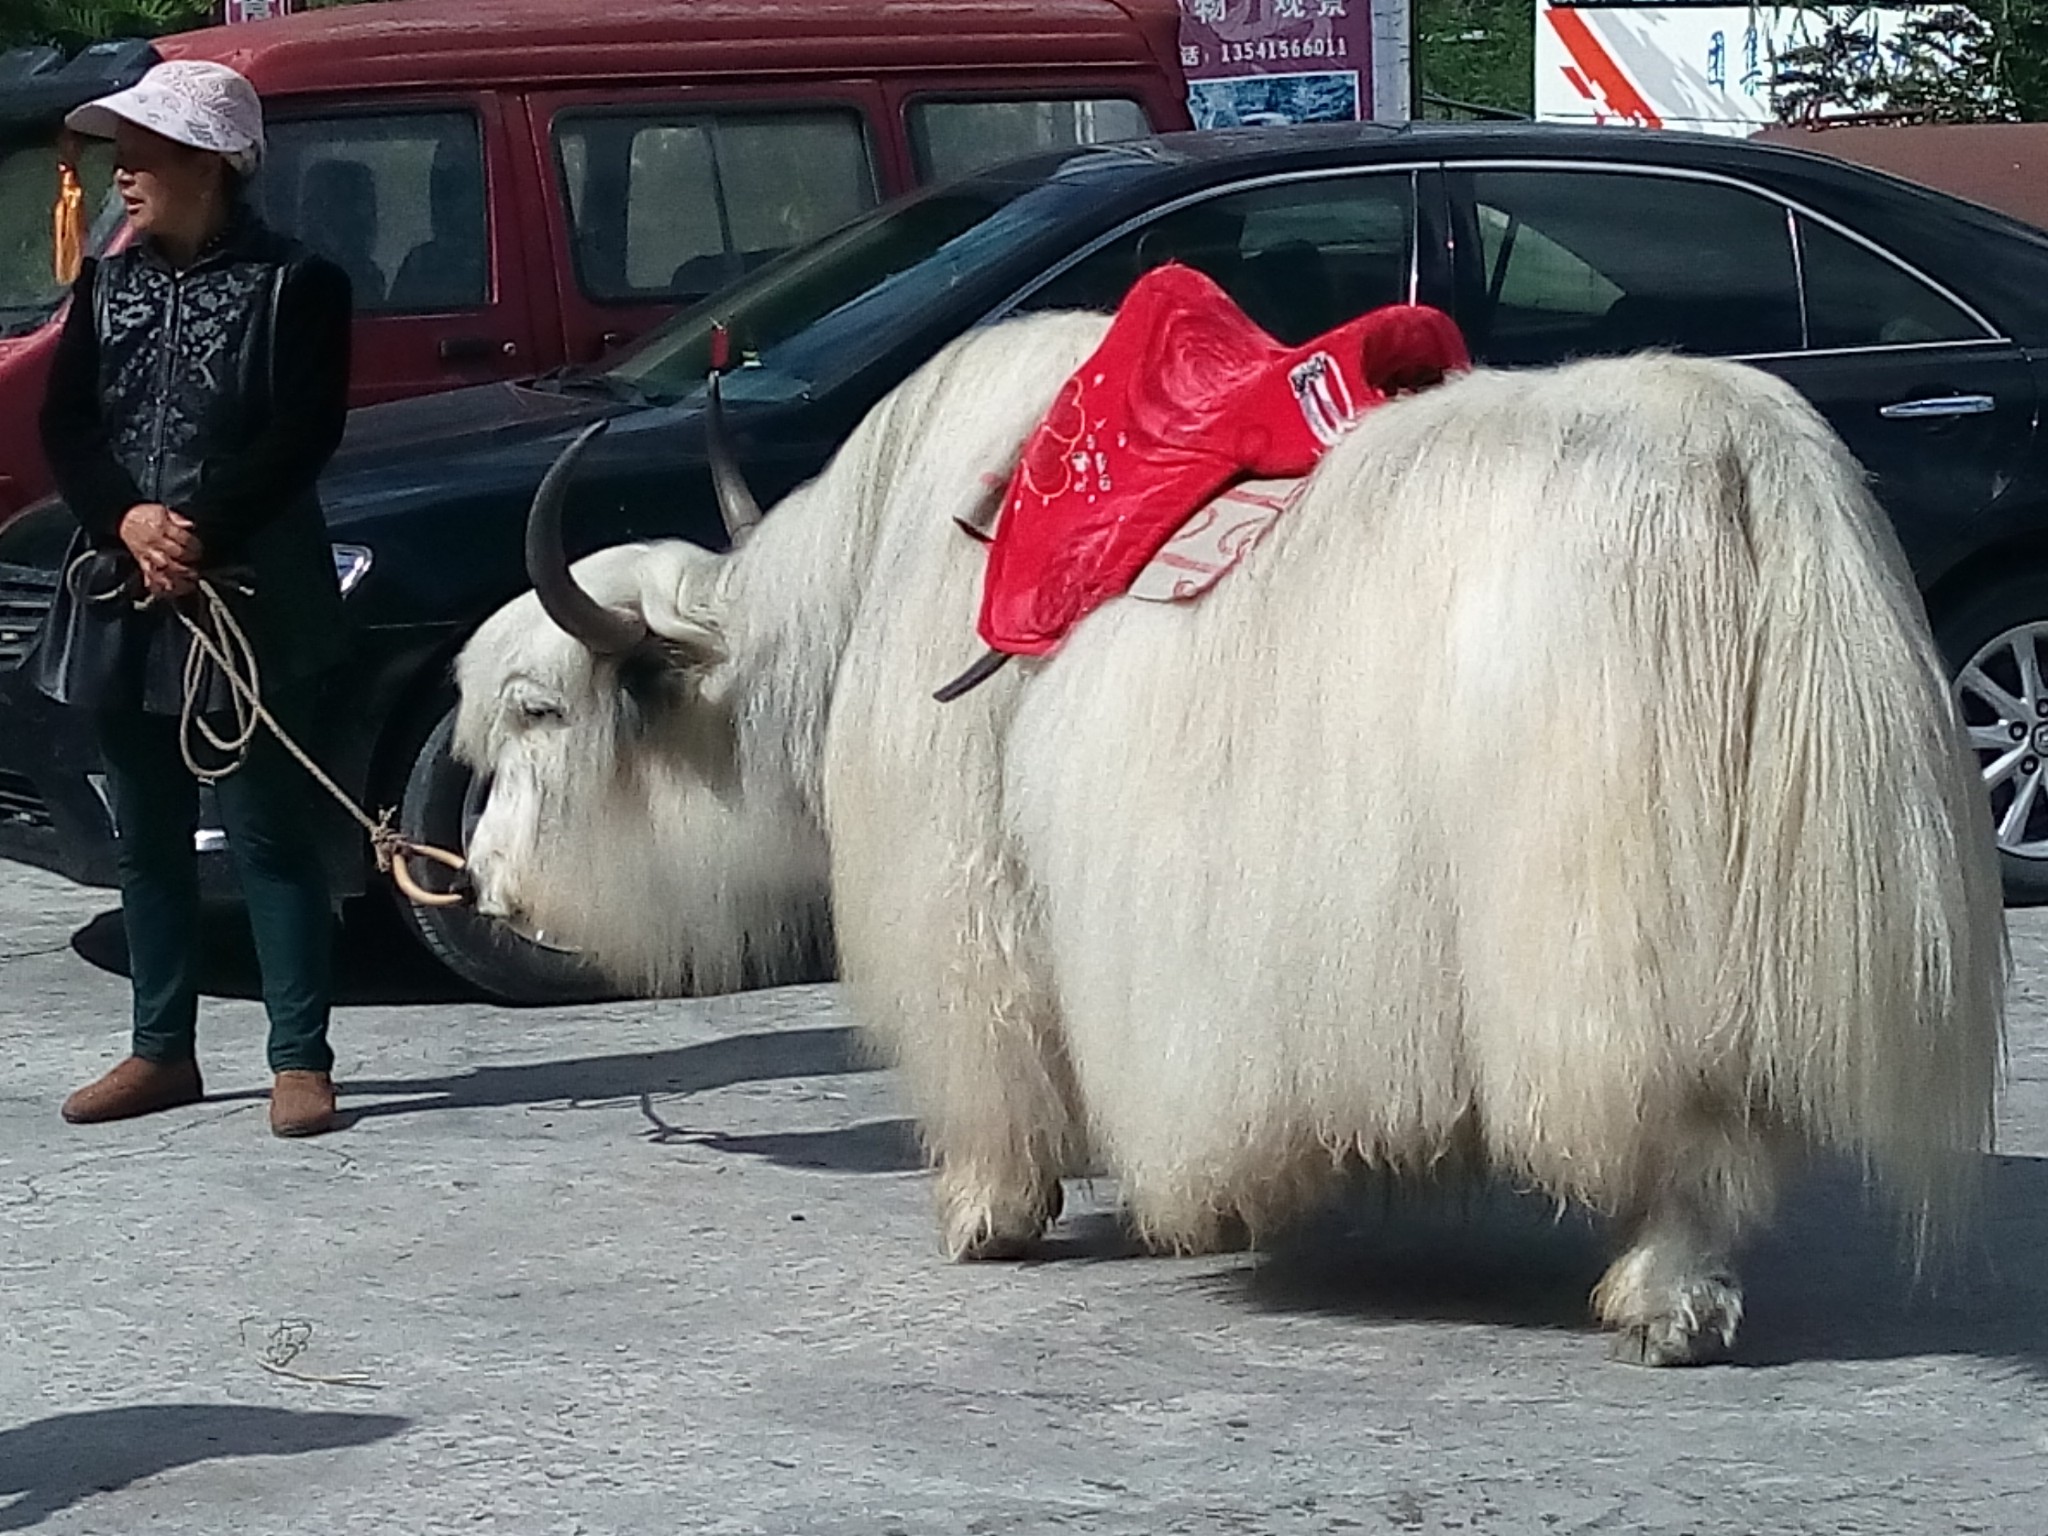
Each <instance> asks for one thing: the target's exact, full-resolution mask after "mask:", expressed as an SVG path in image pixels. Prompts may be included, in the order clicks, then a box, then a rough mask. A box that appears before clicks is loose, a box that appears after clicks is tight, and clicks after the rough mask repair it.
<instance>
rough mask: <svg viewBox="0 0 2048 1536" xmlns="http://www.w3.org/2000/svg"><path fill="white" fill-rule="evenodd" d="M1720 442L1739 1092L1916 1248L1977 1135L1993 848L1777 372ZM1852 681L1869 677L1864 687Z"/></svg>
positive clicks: (1881, 577)
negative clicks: (1736, 566)
mask: <svg viewBox="0 0 2048 1536" xmlns="http://www.w3.org/2000/svg"><path fill="white" fill-rule="evenodd" d="M1745 386H1746V388H1745V392H1747V390H1757V391H1768V392H1774V393H1776V394H1777V395H1778V396H1779V397H1780V399H1779V401H1778V402H1775V404H1776V405H1777V407H1778V408H1776V409H1773V410H1772V411H1771V412H1770V415H1771V417H1772V419H1773V422H1774V424H1775V425H1776V427H1777V431H1775V432H1773V433H1759V434H1757V435H1756V436H1755V437H1753V438H1751V439H1750V440H1749V441H1748V442H1747V443H1746V444H1745V450H1746V451H1745V452H1744V453H1743V454H1742V455H1741V456H1740V458H1741V463H1740V472H1741V474H1742V476H1743V481H1744V483H1743V485H1742V487H1741V489H1742V492H1743V495H1742V498H1741V500H1742V504H1743V505H1744V506H1745V507H1746V511H1747V517H1748V522H1749V526H1748V529H1747V532H1748V538H1749V543H1750V547H1751V548H1752V550H1753V551H1754V558H1755V588H1754V607H1753V609H1752V614H1751V620H1752V622H1751V634H1750V636H1749V674H1750V675H1749V687H1748V690H1747V692H1748V696H1749V700H1750V712H1749V719H1748V730H1747V742H1746V748H1747V750H1746V754H1745V761H1744V763H1743V765H1742V770H1741V773H1740V775H1739V778H1740V787H1739V794H1740V801H1739V804H1740V813H1739V814H1738V815H1737V816H1736V818H1735V821H1734V826H1735V828H1736V830H1737V832H1738V838H1737V842H1736V846H1735V847H1734V848H1733V849H1732V850H1731V857H1732V859H1733V871H1732V872H1733V876H1734V878H1733V910H1732V911H1731V913H1730V922H1731V942H1730V943H1728V944H1727V945H1725V946H1724V947H1723V951H1722V953H1723V955H1724V956H1725V957H1726V963H1727V964H1728V965H1729V966H1731V967H1735V968H1738V973H1737V974H1734V975H1731V976H1728V977H1726V978H1725V981H1726V983H1727V986H1726V988H1725V989H1724V990H1723V991H1722V995H1723V996H1724V997H1728V996H1732V997H1735V998H1739V999H1744V1000H1746V1001H1747V1004H1748V1006H1747V1008H1746V1010H1744V1011H1745V1012H1746V1017H1739V1018H1737V1019H1736V1020H1735V1021H1734V1022H1735V1024H1736V1027H1737V1028H1739V1029H1743V1030H1746V1031H1747V1033H1748V1035H1749V1041H1748V1050H1747V1051H1746V1052H1745V1054H1746V1056H1747V1058H1748V1060H1749V1063H1750V1071H1751V1076H1752V1089H1753V1092H1754V1096H1755V1099H1757V1100H1761V1101H1762V1103H1763V1104H1765V1105H1766V1106H1768V1108H1769V1109H1770V1110H1771V1111H1773V1112H1774V1115H1775V1116H1781V1117H1782V1118H1783V1119H1784V1120H1785V1121H1786V1122H1787V1123H1789V1124H1791V1125H1794V1126H1797V1127H1799V1128H1800V1129H1801V1130H1803V1131H1804V1132H1805V1134H1806V1135H1807V1136H1808V1137H1809V1138H1810V1139H1811V1140H1812V1141H1814V1142H1816V1143H1819V1144H1822V1145H1826V1146H1829V1147H1833V1148H1837V1149H1841V1150H1844V1151H1847V1152H1849V1153H1850V1154H1851V1155H1853V1156H1856V1157H1858V1158H1859V1159H1860V1160H1861V1161H1862V1162H1863V1165H1864V1167H1865V1169H1866V1171H1867V1172H1868V1173H1871V1174H1874V1175H1875V1176H1876V1178H1877V1181H1878V1182H1879V1184H1880V1185H1881V1186H1883V1187H1884V1188H1885V1189H1886V1190H1888V1192H1889V1193H1890V1194H1891V1195H1892V1196H1893V1198H1894V1199H1895V1200H1896V1201H1897V1203H1898V1206H1899V1208H1900V1210H1901V1212H1902V1214H1903V1215H1904V1216H1905V1217H1906V1219H1907V1221H1908V1222H1909V1224H1910V1227H1911V1230H1912V1235H1913V1237H1914V1239H1915V1244H1916V1249H1918V1250H1923V1251H1924V1249H1925V1248H1926V1246H1927V1244H1928V1242H1929V1241H1930V1240H1931V1239H1935V1238H1939V1237H1941V1236H1943V1235H1945V1229H1947V1228H1949V1227H1950V1226H1951V1223H1952V1221H1953V1220H1954V1219H1955V1218H1957V1217H1958V1216H1959V1215H1960V1213H1961V1212H1962V1211H1963V1210H1965V1209H1967V1206H1968V1201H1967V1198H1966V1197H1967V1196H1968V1195H1969V1194H1970V1193H1971V1184H1972V1174H1973V1172H1974V1170H1975V1169H1976V1167H1977V1166H1978V1164H1979V1162H1980V1159H1979V1158H1978V1157H1977V1156H1976V1154H1977V1152H1978V1151H1979V1150H1980V1149H1987V1148H1988V1147H1989V1145H1990V1143H1991V1138H1992V1127H1993V1111H1994V1097H1995V1093H1996V1089H1997V1084H1998V1077H1999V1069H2000V1067H2001V1065H2002V1061H2003V1015H2004V996H2005V980H2006V972H2007V967H2008V955H2007V949H2006V937H2005V927H2004V917H2003V910H2002V898H2001V892H2000V881H1999V871H1998V863H1997V854H1996V850H1995V844H1994V842H1993V838H1992V832H1991V826H1990V810H1989V804H1988V802H1987V800H1986V798H1985V794H1984V790H1983V786H1982V784H1981V782H1980V779H1979V776H1978V773H1977V768H1976V764H1975V761H1974V758H1973V757H1972V756H1971V755H1970V754H1969V753H1968V752H1967V751H1966V750H1965V749H1964V745H1963V741H1962V737H1961V732H1960V726H1959V724H1958V722H1957V719H1956V717H1955V715H1954V712H1953V709H1952V706H1951V704H1950V700H1949V695H1948V690H1947V686H1946V682H1945V672H1944V669H1943V666H1942V664H1941V659H1940V657H1939V656H1938V654H1937V653H1936V651H1935V648H1934V643H1933V640H1932V638H1931V636H1930V634H1929V632H1928V626H1927V620H1926V617H1925V614H1924V612H1923V610H1922V607H1921V602H1920V598H1919V595H1918V592H1917V590H1916V588H1915V585H1914V582H1913V580H1912V577H1911V575H1910V573H1909V572H1908V570H1907V568H1906V563H1905V560H1904V558H1903V556H1902V555H1901V553H1900V551H1899V548H1898V545H1897V542H1896V540H1895V539H1894V537H1893V535H1892V531H1891V528H1890V525H1889V523H1888V522H1887V521H1886V519H1885V517H1884V514H1883V512H1882V511H1881V510H1880V509H1879V508H1878V506H1877V505H1876V503H1875V501H1874V499H1873V498H1872V497H1871V495H1870V494H1869V492H1868V491H1867V489H1866V488H1865V486H1864V482H1863V476H1862V473H1861V470H1860V468H1859V467H1858V466H1857V464H1856V463H1855V461H1854V460H1853V459H1851V458H1850V456H1849V454H1848V452H1847V450H1846V449H1845V448H1844V447H1843V446H1842V444H1841V442H1840V441H1839V440H1838V439H1837V438H1836V437H1835V435H1834V434H1833V433H1832V432H1831V431H1830V430H1829V428H1828V427H1827V425H1826V423H1825V422H1824V421H1822V420H1821V418H1820V417H1819V416H1818V415H1816V414H1815V413H1814V412H1813V411H1812V409H1811V408H1810V407H1808V406H1807V405H1806V404H1805V402H1804V401H1803V400H1801V399H1800V398H1799V397H1798V396H1797V395H1796V394H1795V393H1794V391H1793V390H1792V389H1791V388H1790V387H1789V386H1787V385H1784V384H1782V383H1780V382H1778V381H1776V380H1773V379H1767V378H1766V377H1765V376H1762V375H1759V374H1751V375H1750V376H1749V378H1748V379H1747V380H1745ZM1873 680H1883V681H1882V682H1881V683H1880V684H1878V685H1875V686H1873Z"/></svg>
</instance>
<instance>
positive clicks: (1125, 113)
mask: <svg viewBox="0 0 2048 1536" xmlns="http://www.w3.org/2000/svg"><path fill="white" fill-rule="evenodd" d="M1151 131H1152V125H1151V123H1149V122H1148V121H1146V118H1145V109H1144V108H1143V107H1141V106H1139V105H1138V104H1137V103H1136V102H1135V101H1130V100H1128V99H1126V98H1124V97H1120V96H1107V97H1103V96H1098V97H1091V98H1087V99H1081V100H1074V101H916V102H912V103H911V105H910V146H911V151H912V153H913V154H914V155H915V156H916V159H917V176H918V180H920V181H951V180H952V179H953V178H954V177H956V176H966V175H969V174H971V173H972V172H974V171H979V170H982V169H984V168H986V167H988V166H991V165H996V164H999V163H1000V162H1002V161H1004V160H1015V159H1019V158H1021V157H1022V156H1024V155H1030V154H1036V153H1038V152H1039V151H1041V150H1050V149H1071V148H1073V147H1074V146H1076V145H1079V144H1107V143H1110V142H1112V141H1114V140H1117V139H1138V138H1143V137H1144V136H1145V135H1146V134H1148V133H1150V132H1151Z"/></svg>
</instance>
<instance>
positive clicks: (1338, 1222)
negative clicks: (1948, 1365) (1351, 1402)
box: [1200, 1157, 2048, 1379]
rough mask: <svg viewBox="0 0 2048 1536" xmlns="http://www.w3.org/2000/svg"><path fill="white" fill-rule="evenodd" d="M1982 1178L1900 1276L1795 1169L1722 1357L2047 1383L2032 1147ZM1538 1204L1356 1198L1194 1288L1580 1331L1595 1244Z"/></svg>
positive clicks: (1413, 1316) (1837, 1203)
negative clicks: (1954, 1231) (1953, 1221)
mask: <svg viewBox="0 0 2048 1536" xmlns="http://www.w3.org/2000/svg"><path fill="white" fill-rule="evenodd" d="M1983 1172H1984V1203H1983V1210H1982V1213H1981V1217H1980V1219H1979V1221H1978V1222H1977V1224H1976V1226H1975V1228H1974V1230H1973V1231H1972V1232H1971V1234H1970V1235H1969V1236H1968V1237H1967V1238H1966V1239H1965V1240H1963V1241H1962V1242H1961V1243H1960V1244H1958V1246H1957V1248H1956V1251H1955V1252H1954V1253H1952V1254H1950V1255H1947V1256H1945V1257H1943V1258H1940V1259H1937V1260H1935V1261H1933V1262H1931V1263H1930V1264H1929V1266H1928V1267H1927V1269H1926V1271H1925V1273H1924V1274H1922V1275H1921V1276H1920V1277H1919V1278H1917V1279H1916V1277H1915V1275H1914V1271H1913V1265H1912V1263H1911V1260H1910V1257H1909V1256H1908V1255H1907V1254H1906V1253H1905V1252H1904V1250H1903V1246H1902V1244H1901V1242H1900V1239H1899V1237H1898V1234H1897V1232H1896V1230H1895V1229H1894V1227H1893V1225H1892V1224H1891V1223H1890V1222H1889V1221H1888V1219H1887V1218H1886V1216H1885V1215H1884V1213H1883V1212H1882V1211H1880V1210H1878V1209H1875V1208H1874V1207H1873V1206H1872V1205H1871V1204H1870V1203H1869V1202H1868V1201H1867V1200H1866V1199H1865V1198H1864V1196H1863V1193H1862V1191H1861V1189H1860V1187H1859V1186H1858V1184H1857V1182H1856V1181H1855V1179H1854V1178H1852V1177H1850V1176H1847V1175H1845V1174H1842V1173H1839V1172H1834V1171H1825V1172H1820V1173H1816V1174H1813V1175H1811V1176H1809V1178H1808V1179H1807V1180H1805V1181H1804V1182H1803V1183H1802V1184H1800V1185H1799V1186H1797V1187H1796V1188H1795V1190H1794V1192H1793V1195H1792V1198H1791V1199H1790V1200H1789V1201H1788V1202H1787V1204H1786V1207H1785V1210H1784V1211H1783V1213H1782V1215H1781V1216H1780V1219H1779V1221H1778V1222H1777V1224H1776V1226H1775V1227H1774V1228H1773V1229H1772V1231H1771V1232H1770V1233H1769V1234H1768V1235H1767V1236H1765V1237H1764V1238H1762V1239H1761V1240H1760V1241H1759V1242H1757V1243H1756V1244H1755V1245H1754V1246H1753V1247H1752V1249H1751V1250H1750V1251H1749V1252H1748V1253H1747V1254H1746V1255H1745V1256H1744V1257H1743V1259H1742V1261H1741V1270H1742V1274H1743V1278H1744V1282H1745V1300H1746V1303H1747V1313H1746V1317H1745V1320H1744V1323H1743V1331H1742V1335H1741V1337H1740V1339H1739V1340H1738V1341H1737V1345H1736V1354H1735V1364H1736V1365H1737V1366H1738V1367H1745V1366H1746V1367H1753V1368H1768V1367H1773V1366H1780V1365H1791V1364H1795V1363H1800V1362H1809V1361H1814V1360H1889V1359H1900V1358H1906V1357H1910V1356H1917V1355H1970V1356H1976V1357H1979V1358H1983V1359H1986V1360H1992V1361H1998V1362H2004V1363H2008V1364H2012V1365H2016V1366H2018V1367H2020V1368H2022V1369H2024V1370H2026V1371H2028V1372H2030V1373H2032V1374H2034V1375H2036V1376H2039V1377H2041V1378H2043V1379H2048V1158H2041V1157H1989V1158H1986V1159H1985V1160H1984V1169H1983ZM1552 1211H1553V1208H1552V1207H1551V1206H1550V1205H1549V1203H1547V1202H1545V1201H1541V1200H1537V1199H1534V1198H1532V1197H1524V1196H1516V1195H1513V1194H1511V1193H1508V1192H1505V1191H1485V1192H1482V1193H1480V1194H1477V1195H1474V1196H1471V1197H1469V1198H1468V1199H1466V1200H1464V1201H1463V1202H1460V1203H1455V1204H1454V1203H1452V1202H1449V1201H1447V1200H1442V1199H1436V1200H1432V1199H1428V1198H1424V1199H1417V1200H1412V1201H1402V1200H1393V1201H1388V1202H1387V1203H1385V1204H1383V1205H1382V1204H1377V1203H1375V1202H1373V1201H1370V1200H1368V1199H1366V1198H1363V1197H1361V1198H1358V1199H1354V1200H1352V1201H1350V1202H1347V1203H1346V1204H1344V1205H1342V1206H1340V1207H1338V1208H1335V1209H1333V1210H1331V1211H1329V1212H1326V1213H1324V1214H1323V1215H1322V1216H1320V1217H1319V1218H1317V1219H1316V1220H1314V1221H1312V1222H1309V1223H1306V1224H1305V1225H1304V1226H1303V1227H1302V1228H1301V1229H1300V1230H1298V1231H1296V1232H1294V1233H1292V1234H1290V1235H1289V1236H1288V1237H1287V1238H1286V1239H1285V1240H1284V1241H1282V1242H1280V1243H1278V1244H1277V1245H1276V1246H1275V1247H1274V1248H1273V1249H1271V1250H1270V1251H1268V1252H1266V1253H1264V1254H1262V1255H1261V1256H1260V1257H1259V1259H1258V1260H1257V1261H1256V1262H1255V1263H1254V1264H1252V1265H1249V1266H1247V1267H1246V1268H1244V1269H1241V1270H1236V1271H1233V1272H1231V1273H1228V1274H1224V1275H1219V1276H1214V1277H1210V1278H1206V1279H1205V1280H1203V1281H1202V1282H1200V1283H1202V1284H1205V1285H1212V1286H1219V1287H1223V1288H1226V1289H1228V1290H1231V1291H1234V1292H1235V1293H1237V1294H1238V1295H1240V1296H1241V1297H1242V1298H1243V1299H1244V1300H1245V1301H1246V1302H1247V1303H1248V1304H1250V1305H1252V1306H1255V1307H1260V1308H1265V1309H1271V1310H1274V1311H1283V1312H1294V1311H1305V1312H1319V1313H1325V1314H1330V1315H1335V1316H1342V1317H1349V1318H1354V1319H1356V1320H1358V1321H1359V1322H1361V1323H1367V1324H1373V1323H1412V1322H1430V1321H1443V1322H1466V1323H1471V1322H1477V1323H1489V1324H1495V1325H1500V1326H1508V1327H1525V1328H1527V1327H1534V1328H1554V1329H1566V1330H1590V1329H1591V1328H1592V1326H1593V1325H1592V1322H1591V1316H1590V1312H1589V1310H1588V1306H1587V1295H1588V1293H1589V1292H1590V1291H1591V1290H1592V1287H1593V1283H1594V1282H1595V1281H1596V1280H1597V1279H1599V1277H1600V1272H1601V1270H1602V1269H1603V1268H1604V1267H1605V1265H1606V1262H1607V1259H1608V1257H1609V1253H1608V1247H1607V1238H1606V1236H1605V1235H1604V1234H1603V1233H1602V1232H1601V1231H1600V1230H1599V1229H1598V1228H1597V1227H1596V1225H1595V1224H1594V1223H1592V1222H1590V1221H1587V1220H1584V1219H1582V1218H1579V1217H1576V1216H1571V1217H1566V1218H1565V1219H1562V1220H1554V1219H1553V1217H1552Z"/></svg>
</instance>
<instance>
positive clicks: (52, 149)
mask: <svg viewBox="0 0 2048 1536" xmlns="http://www.w3.org/2000/svg"><path fill="white" fill-rule="evenodd" d="M113 173H114V150H113V146H112V145H111V144H108V143H105V142H103V141H100V140H87V141H85V143H84V144H83V146H82V152H81V153H80V156H79V166H78V179H79V182H80V183H81V184H82V185H83V186H84V188H85V206H86V209H87V211H88V215H89V217H90V223H91V228H90V230H89V232H88V235H87V240H86V254H87V255H89V256H96V255H98V254H100V252H102V251H103V250H105V249H106V246H107V243H108V242H109V241H111V240H112V239H113V237H114V235H115V234H116V233H117V232H118V231H119V230H120V228H121V200H120V198H118V197H116V196H115V195H114V191H113ZM56 206H57V135H56V129H55V125H54V124H52V125H49V126H48V127H47V128H46V129H43V130H40V131H39V130H37V129H33V128H10V129H8V130H7V131H6V133H5V136H4V137H0V336H19V335H21V334H22V333H23V332H25V331H32V330H34V329H35V328H36V327H37V326H39V325H41V324H42V323H43V322H44V321H45V320H47V319H49V317H50V316H51V315H52V314H53V313H55V312H56V308H57V306H58V304H60V303H61V302H62V301H63V298H64V295H65V292H66V291H67V286H66V284H64V283H63V282H61V281H60V280H59V276H58V272H57V259H56V249H55V236H54V229H55V220H54V218H53V217H52V215H53V214H54V212H55V209H56Z"/></svg>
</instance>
